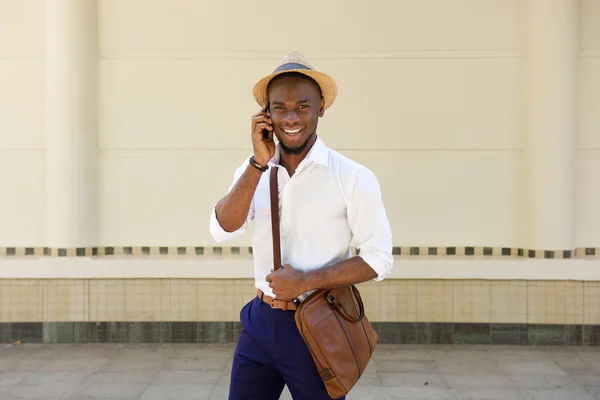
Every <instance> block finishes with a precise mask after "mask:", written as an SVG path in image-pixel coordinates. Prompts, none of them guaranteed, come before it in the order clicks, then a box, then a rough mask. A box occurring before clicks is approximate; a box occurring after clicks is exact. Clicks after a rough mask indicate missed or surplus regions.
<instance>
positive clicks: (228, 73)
mask: <svg viewBox="0 0 600 400" xmlns="http://www.w3.org/2000/svg"><path fill="white" fill-rule="evenodd" d="M311 3H312V4H311ZM354 3H355V4H354V5H353V6H352V7H347V6H344V11H342V12H340V9H339V6H340V4H341V3H336V2H328V3H326V4H327V5H325V6H323V4H322V2H317V1H312V2H311V1H309V2H308V3H307V4H305V6H303V7H301V8H294V9H293V10H288V11H290V12H293V13H294V16H295V19H296V20H302V19H303V18H307V19H312V20H313V21H315V23H316V24H315V26H318V27H316V28H314V29H307V28H306V26H304V25H303V24H297V25H296V24H291V25H296V26H291V25H290V24H289V21H288V20H287V19H282V20H277V19H269V21H270V22H269V24H264V25H263V26H261V25H260V24H259V25H258V26H257V25H256V24H255V22H254V21H255V20H256V19H262V18H263V16H262V13H263V11H262V10H261V9H260V8H257V7H255V5H253V4H250V3H247V2H222V3H220V4H219V5H215V4H214V3H211V5H210V6H208V3H206V2H195V3H191V2H185V1H174V2H170V3H169V7H168V8H167V9H165V7H162V6H161V4H162V3H160V2H147V1H132V0H128V1H121V0H120V1H101V2H100V14H99V18H100V21H101V25H100V32H101V35H100V51H101V57H102V59H101V88H100V92H101V97H100V118H101V121H102V125H101V130H100V147H101V156H100V193H101V194H100V196H101V197H100V200H101V201H100V210H99V215H100V220H99V224H100V232H99V233H100V242H101V244H102V245H109V244H125V243H128V244H132V245H141V244H152V245H154V244H164V245H178V244H179V245H188V244H194V243H197V244H200V245H208V244H212V243H213V241H212V238H211V237H210V236H209V233H208V230H207V228H206V221H207V217H208V212H209V210H210V208H211V206H212V205H213V204H214V202H216V201H217V200H218V198H219V197H220V196H222V195H223V194H224V191H225V189H226V188H227V186H228V185H229V183H230V181H231V177H232V173H233V170H234V168H235V167H236V166H237V165H239V163H240V162H242V161H243V160H244V158H245V157H247V156H248V155H249V154H250V153H249V152H250V151H251V149H250V146H249V140H248V126H249V122H248V121H249V119H250V116H251V115H252V114H253V113H254V112H256V111H257V108H256V105H255V104H254V102H253V100H252V98H251V96H250V93H251V88H252V84H253V83H254V82H255V81H256V80H257V79H258V78H259V77H260V76H261V75H262V74H264V73H266V72H268V71H270V70H272V69H273V68H274V67H275V66H276V65H277V62H278V60H279V59H280V58H281V57H282V56H283V54H284V52H285V51H286V50H287V49H289V48H298V49H299V50H301V51H303V52H305V54H306V55H307V56H308V57H310V58H311V59H312V60H314V62H315V64H316V65H317V66H318V67H319V68H321V69H323V70H326V71H328V72H330V73H331V74H332V75H333V76H335V77H336V79H337V80H338V83H339V86H340V95H339V100H338V102H337V103H336V105H335V106H334V107H332V108H331V110H330V111H328V112H327V113H326V116H325V118H324V119H323V120H322V121H321V124H320V127H321V129H320V132H321V135H322V137H323V139H324V140H325V142H326V143H327V144H328V145H330V146H332V147H333V148H335V149H338V150H340V151H342V152H343V153H344V154H347V155H348V156H350V157H352V158H354V159H356V160H357V161H359V162H362V163H364V164H365V165H367V166H368V167H370V168H372V169H373V170H374V171H375V172H376V173H377V175H378V177H379V179H380V181H381V185H382V188H383V192H384V197H385V202H386V204H387V208H388V210H389V216H390V219H391V222H392V225H393V229H394V242H395V243H398V244H402V245H461V244H462V245H467V244H468V245H488V244H492V243H493V244H495V245H498V246H517V245H518V242H517V229H518V226H517V220H516V218H515V216H516V208H517V204H516V201H517V193H516V186H515V184H514V182H515V179H516V174H517V173H518V171H517V160H518V157H519V154H520V144H519V138H520V135H521V118H522V115H521V108H522V105H523V104H522V96H521V86H520V85H521V83H522V82H521V79H522V76H521V73H522V71H521V64H522V56H523V52H522V44H523V43H522V42H523V35H522V30H523V10H522V6H521V2H520V1H516V0H515V1H485V2H481V1H454V2H453V4H452V6H449V5H448V6H444V7H442V6H441V4H442V3H440V2H436V1H426V2H416V1H400V2H397V1H394V2H392V1H387V2H382V4H383V5H382V7H380V8H378V7H371V6H368V5H367V3H365V2H354ZM142 4H143V6H142ZM317 4H318V5H319V6H318V7H317ZM345 4H347V3H345ZM284 8H285V6H284ZM314 10H319V13H316V12H315V11H314ZM232 11H233V12H232ZM225 21H226V22H225ZM320 23H322V24H323V25H322V26H319V25H320ZM132 26H135V27H136V28H135V29H131V27H132ZM159 27H160V28H159ZM231 27H235V29H232V28H231ZM382 27H385V29H382ZM165 32H168V34H165ZM245 32H252V34H251V35H249V34H245ZM277 32H285V34H284V35H280V34H277ZM473 32H477V34H473ZM256 38H264V40H263V41H257V40H256ZM486 196H489V197H488V199H485V197H486ZM149 198H151V199H152V201H147V200H146V199H149ZM451 210H452V211H451ZM150 216H152V217H150ZM161 222H162V223H164V224H165V225H164V226H165V228H163V229H158V228H157V226H158V225H157V224H158V223H161ZM249 243H250V238H249V236H246V237H243V238H241V239H239V240H238V241H237V242H235V243H232V244H233V245H235V244H244V245H248V244H249Z"/></svg>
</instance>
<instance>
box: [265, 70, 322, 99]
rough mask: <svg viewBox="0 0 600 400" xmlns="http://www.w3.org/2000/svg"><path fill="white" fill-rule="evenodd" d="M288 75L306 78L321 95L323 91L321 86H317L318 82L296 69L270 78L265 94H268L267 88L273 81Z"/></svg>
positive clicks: (269, 87)
mask: <svg viewBox="0 0 600 400" xmlns="http://www.w3.org/2000/svg"><path fill="white" fill-rule="evenodd" d="M290 76H295V77H298V78H301V79H305V80H308V81H309V82H310V83H311V84H312V85H313V86H314V87H315V88H316V89H317V90H318V92H319V97H323V92H322V91H321V86H319V84H318V83H317V81H315V80H314V79H313V78H311V77H310V76H308V75H304V74H303V73H300V72H296V71H291V72H285V73H283V74H279V75H277V76H276V77H274V78H273V79H271V80H270V81H269V84H268V85H267V95H268V94H269V90H270V89H271V84H272V83H273V82H276V81H277V80H281V79H282V78H287V77H290Z"/></svg>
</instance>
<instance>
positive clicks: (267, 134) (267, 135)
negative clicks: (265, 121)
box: [263, 101, 271, 139]
mask: <svg viewBox="0 0 600 400" xmlns="http://www.w3.org/2000/svg"><path fill="white" fill-rule="evenodd" d="M266 111H267V113H270V112H271V103H270V102H268V101H267V109H266ZM263 138H264V139H269V131H268V130H266V129H265V130H263Z"/></svg>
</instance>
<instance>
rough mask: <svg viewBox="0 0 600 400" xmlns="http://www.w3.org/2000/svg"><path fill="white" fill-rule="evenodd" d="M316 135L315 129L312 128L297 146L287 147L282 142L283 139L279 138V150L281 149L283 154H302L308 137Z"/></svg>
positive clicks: (308, 141)
mask: <svg viewBox="0 0 600 400" xmlns="http://www.w3.org/2000/svg"><path fill="white" fill-rule="evenodd" d="M315 135H316V130H314V131H313V132H312V133H311V134H310V135H308V136H307V138H306V140H305V141H304V142H302V144H301V145H300V146H298V147H294V148H291V147H287V146H286V145H285V144H284V143H283V140H281V139H280V138H278V139H279V146H281V151H283V152H284V153H285V154H288V155H292V154H294V155H295V154H302V152H303V151H304V150H306V147H307V146H308V144H309V143H310V141H311V140H310V139H312V137H313V136H315Z"/></svg>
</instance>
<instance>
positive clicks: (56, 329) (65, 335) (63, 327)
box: [43, 322, 75, 343]
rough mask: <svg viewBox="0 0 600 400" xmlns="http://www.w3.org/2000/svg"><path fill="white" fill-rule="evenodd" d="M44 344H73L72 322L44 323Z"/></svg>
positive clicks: (73, 329) (73, 330)
mask: <svg viewBox="0 0 600 400" xmlns="http://www.w3.org/2000/svg"><path fill="white" fill-rule="evenodd" d="M43 333H44V343H73V342H74V341H75V327H74V325H73V322H44V325H43Z"/></svg>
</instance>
